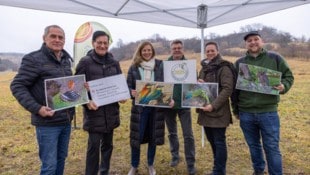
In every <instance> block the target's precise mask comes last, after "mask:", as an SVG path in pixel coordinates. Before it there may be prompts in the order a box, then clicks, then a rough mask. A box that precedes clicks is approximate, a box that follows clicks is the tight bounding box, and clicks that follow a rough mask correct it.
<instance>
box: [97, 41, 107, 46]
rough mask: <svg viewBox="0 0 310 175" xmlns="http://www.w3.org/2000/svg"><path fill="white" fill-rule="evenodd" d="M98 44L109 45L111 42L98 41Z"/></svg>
mask: <svg viewBox="0 0 310 175" xmlns="http://www.w3.org/2000/svg"><path fill="white" fill-rule="evenodd" d="M96 44H98V45H109V42H106V41H96Z"/></svg>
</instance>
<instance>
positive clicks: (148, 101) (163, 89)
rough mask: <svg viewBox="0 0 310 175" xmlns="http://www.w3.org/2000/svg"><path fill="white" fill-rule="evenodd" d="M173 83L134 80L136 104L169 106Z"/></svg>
mask: <svg viewBox="0 0 310 175" xmlns="http://www.w3.org/2000/svg"><path fill="white" fill-rule="evenodd" d="M173 86H174V84H173V83H164V82H156V81H153V82H148V81H140V80H137V81H136V91H137V95H136V98H135V104H136V105H142V106H153V107H163V108H170V106H169V103H170V102H171V99H172V95H173Z"/></svg>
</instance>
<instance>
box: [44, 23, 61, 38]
mask: <svg viewBox="0 0 310 175" xmlns="http://www.w3.org/2000/svg"><path fill="white" fill-rule="evenodd" d="M51 28H58V29H60V30H61V31H62V32H63V33H64V35H65V31H64V30H63V29H62V28H61V27H60V26H58V25H50V26H46V27H45V29H44V34H43V37H45V36H47V35H48V33H49V31H50V29H51Z"/></svg>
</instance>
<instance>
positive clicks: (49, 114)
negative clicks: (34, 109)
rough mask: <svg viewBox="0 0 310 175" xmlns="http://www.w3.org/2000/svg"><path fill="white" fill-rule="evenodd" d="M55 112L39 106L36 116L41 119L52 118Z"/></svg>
mask: <svg viewBox="0 0 310 175" xmlns="http://www.w3.org/2000/svg"><path fill="white" fill-rule="evenodd" d="M54 113H55V111H53V110H52V109H51V108H49V107H47V106H41V108H40V110H39V112H38V114H39V115H40V116H42V117H52V116H53V115H54Z"/></svg>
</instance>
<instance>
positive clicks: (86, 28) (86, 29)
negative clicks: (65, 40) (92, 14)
mask: <svg viewBox="0 0 310 175" xmlns="http://www.w3.org/2000/svg"><path fill="white" fill-rule="evenodd" d="M98 30H101V31H104V32H105V33H107V34H108V35H109V36H110V40H109V43H110V44H112V36H111V33H110V32H109V30H108V29H107V28H106V27H105V26H104V25H102V24H100V23H98V22H94V21H91V22H85V23H84V24H82V25H81V26H80V27H79V28H78V29H77V31H76V33H75V37H74V45H73V58H74V63H75V65H77V64H78V63H79V61H80V59H81V58H82V57H84V56H85V55H86V54H87V52H88V51H89V50H91V49H92V48H93V46H92V36H93V33H94V32H95V31H98Z"/></svg>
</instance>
